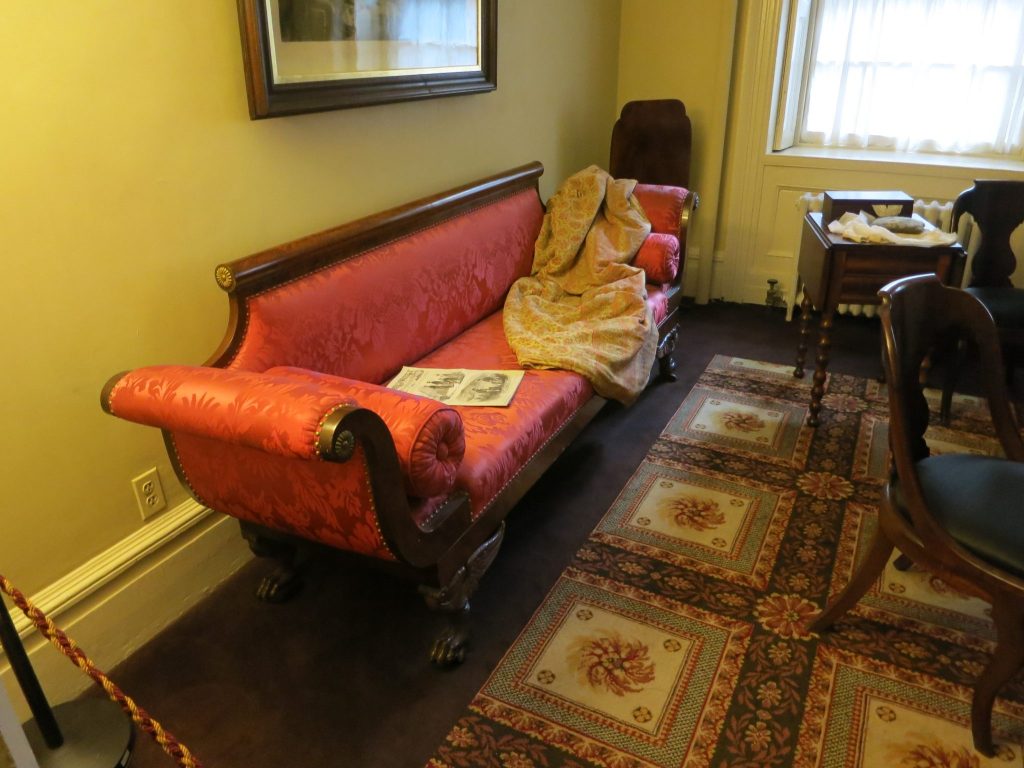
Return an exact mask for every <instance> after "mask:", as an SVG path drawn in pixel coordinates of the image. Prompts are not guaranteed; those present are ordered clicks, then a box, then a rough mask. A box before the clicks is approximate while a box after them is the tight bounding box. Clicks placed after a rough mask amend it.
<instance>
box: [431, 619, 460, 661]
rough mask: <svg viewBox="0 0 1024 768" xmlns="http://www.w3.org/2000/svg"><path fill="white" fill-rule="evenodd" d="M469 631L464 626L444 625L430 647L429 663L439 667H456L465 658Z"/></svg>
mask: <svg viewBox="0 0 1024 768" xmlns="http://www.w3.org/2000/svg"><path fill="white" fill-rule="evenodd" d="M468 646H469V632H467V631H466V629H465V628H456V627H445V629H444V631H443V632H442V633H441V634H440V635H439V636H438V637H437V639H436V640H434V645H433V647H432V648H431V649H430V663H431V664H433V665H434V666H435V667H438V668H440V669H449V668H451V667H457V666H458V665H459V664H461V663H462V662H463V661H465V659H466V649H467V647H468Z"/></svg>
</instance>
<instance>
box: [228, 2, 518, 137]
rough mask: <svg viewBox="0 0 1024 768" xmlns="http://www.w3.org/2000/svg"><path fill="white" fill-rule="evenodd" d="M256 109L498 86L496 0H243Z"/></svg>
mask: <svg viewBox="0 0 1024 768" xmlns="http://www.w3.org/2000/svg"><path fill="white" fill-rule="evenodd" d="M238 16H239V23H240V25H241V31H242V54H243V58H244V62H245V82H246V89H247V91H248V96H249V115H250V117H251V118H252V119H254V120H256V119H259V118H264V117H277V116H280V115H293V114H297V113H300V112H320V111H324V110H329V109H347V108H349V107H364V106H369V105H371V104H385V103H388V102H393V101H408V100H412V99H428V98H434V97H437V96H454V95H457V94H465V93H481V92H484V91H493V90H494V89H495V88H496V87H497V29H498V20H497V0H238Z"/></svg>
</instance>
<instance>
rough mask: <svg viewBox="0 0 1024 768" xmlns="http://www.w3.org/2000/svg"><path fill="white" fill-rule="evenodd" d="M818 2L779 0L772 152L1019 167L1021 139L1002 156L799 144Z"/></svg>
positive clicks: (1023, 99)
mask: <svg viewBox="0 0 1024 768" xmlns="http://www.w3.org/2000/svg"><path fill="white" fill-rule="evenodd" d="M820 1H821V0H783V2H782V7H781V16H780V23H779V37H778V49H777V54H776V67H775V73H776V77H775V83H774V97H773V99H772V110H771V117H770V119H771V123H770V125H771V129H770V130H769V138H770V146H769V149H770V150H771V151H772V152H784V151H786V150H793V149H799V150H800V151H801V152H811V153H814V152H816V151H821V152H822V153H825V154H828V153H833V152H835V151H837V150H838V151H844V152H848V153H849V152H852V153H857V152H865V153H870V154H878V153H881V154H893V155H895V154H904V155H914V154H920V155H923V156H931V157H937V158H953V157H959V158H964V159H968V158H971V157H974V158H979V159H980V158H989V159H995V160H1005V161H1008V162H1011V163H1019V162H1021V161H1022V160H1024V137H1022V141H1021V146H1019V147H1018V148H1017V149H1016V150H1014V151H1010V152H1004V153H984V152H954V151H942V150H929V151H927V152H919V153H914V152H905V151H900V150H889V149H878V148H870V149H868V148H864V149H857V148H839V147H834V146H828V145H825V146H823V145H821V144H817V143H812V142H801V141H800V133H801V130H802V128H803V125H804V121H805V120H806V111H807V98H808V96H807V91H808V88H809V78H810V70H811V66H812V63H813V62H814V60H815V57H816V54H817V30H818V9H819V5H820ZM1019 98H1020V103H1019V104H1017V107H1016V109H1017V110H1024V94H1021V95H1020V97H1019Z"/></svg>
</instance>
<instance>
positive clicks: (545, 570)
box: [113, 304, 880, 768]
mask: <svg viewBox="0 0 1024 768" xmlns="http://www.w3.org/2000/svg"><path fill="white" fill-rule="evenodd" d="M797 333H798V328H797V324H796V323H789V324H787V323H786V322H785V321H784V319H783V316H782V315H781V313H779V312H778V311H770V310H767V309H765V308H762V307H756V306H750V305H731V304H711V305H708V306H704V307H691V308H689V309H687V311H686V314H685V316H684V319H683V321H682V324H681V338H680V340H679V345H678V347H677V350H676V360H677V362H678V363H679V368H678V374H679V379H678V381H676V382H674V383H670V384H658V385H656V386H654V387H653V388H650V389H649V390H648V391H647V392H646V393H645V394H644V395H643V396H642V397H641V399H640V400H639V401H638V402H637V403H636V404H635V405H634V406H633V407H632V408H630V409H622V408H618V407H614V406H610V407H608V408H606V409H605V410H604V411H603V412H602V414H600V415H599V416H598V418H597V419H596V420H595V421H594V423H592V424H591V425H590V426H589V427H588V428H587V430H586V431H585V432H584V433H583V434H582V435H581V436H580V438H578V439H577V440H576V442H575V443H574V444H573V445H572V446H571V447H570V449H569V450H568V451H567V452H566V453H565V455H563V456H562V458H561V459H559V461H558V462H557V463H556V464H555V465H554V466H553V467H552V468H551V470H549V472H548V473H547V475H546V476H545V477H544V479H543V480H542V481H541V482H540V483H538V484H537V485H536V486H535V487H534V488H533V489H532V490H531V492H530V493H529V494H528V495H527V496H526V497H525V498H524V499H523V500H522V502H520V504H519V506H518V507H517V508H516V509H515V510H513V512H512V513H511V514H510V515H509V519H508V531H507V534H506V537H505V542H504V545H503V547H502V551H501V552H500V554H499V556H498V559H497V561H496V562H495V564H494V566H492V568H491V570H490V571H489V572H488V574H487V576H486V577H485V578H484V581H483V583H482V585H481V587H480V589H479V591H478V593H477V594H476V596H475V598H474V600H473V612H474V617H475V618H474V642H473V647H472V649H471V652H470V655H469V658H468V659H467V661H466V662H465V663H464V664H463V665H462V666H461V667H459V668H457V669H455V670H452V671H446V672H440V671H437V670H435V669H433V668H432V667H431V666H430V664H429V663H428V661H427V655H428V652H429V647H430V643H431V640H432V638H433V635H434V633H435V631H436V629H437V628H438V626H439V622H438V619H437V618H436V617H434V616H433V615H431V614H430V612H429V611H428V610H427V609H426V608H425V606H424V605H423V602H422V600H421V599H420V598H419V597H418V596H417V594H416V592H415V589H414V588H413V586H412V585H410V584H407V583H403V582H400V581H397V580H395V579H393V578H391V577H389V576H386V575H383V574H381V573H379V572H374V571H372V570H371V569H368V568H366V567H364V566H361V565H359V564H355V563H353V562H351V561H346V560H344V559H343V558H341V557H334V556H325V557H323V558H321V559H319V560H317V561H316V562H315V563H313V565H312V568H311V573H310V578H309V581H308V585H307V588H306V589H305V591H304V592H302V593H301V594H300V595H299V596H298V597H297V598H295V599H294V600H292V601H291V602H290V603H288V604H285V605H280V606H271V605H266V604H262V603H260V602H258V601H257V600H256V599H255V597H254V596H253V589H254V587H255V584H256V581H257V578H258V576H259V574H261V573H262V572H263V571H264V570H265V569H266V568H267V565H266V563H264V562H260V561H255V562H253V563H251V564H250V565H248V566H246V567H245V568H243V569H242V570H241V571H240V572H239V573H237V574H236V575H235V576H234V577H232V578H231V579H230V580H229V581H228V582H226V583H225V584H224V585H222V586H221V587H220V588H219V589H217V590H216V591H215V592H214V593H213V595H212V596H211V597H209V598H208V599H207V600H205V601H204V602H203V603H202V604H200V605H199V606H197V607H196V608H195V609H193V610H192V611H191V612H189V613H188V614H187V615H185V616H184V617H182V619H180V620H179V621H178V622H176V623H175V624H174V625H173V626H171V627H170V628H169V629H168V630H166V631H165V632H163V633H161V634H160V635H159V636H158V637H157V638H155V639H154V640H153V641H152V642H150V643H149V644H148V645H147V646H145V647H144V648H143V649H141V650H140V651H139V652H138V653H136V654H135V655H134V656H133V657H132V658H131V659H129V660H128V661H126V662H125V663H123V664H122V665H120V666H119V667H118V668H116V669H114V670H113V676H114V678H115V680H117V682H118V683H119V684H121V685H122V686H123V687H124V688H125V689H126V690H127V691H128V692H129V693H130V694H131V695H132V696H134V697H135V698H136V699H137V700H138V701H139V703H140V704H141V705H143V706H145V707H146V708H147V709H148V710H149V711H150V712H151V714H152V715H153V716H154V717H156V718H157V719H158V720H160V721H161V722H162V723H163V724H164V726H165V727H167V728H168V729H169V730H170V731H172V732H173V733H174V734H175V735H176V736H178V737H179V738H180V739H181V740H182V741H183V742H184V743H185V744H186V745H188V746H189V747H190V748H191V749H192V750H193V752H195V753H196V755H197V756H198V757H199V758H200V759H202V760H203V761H204V763H205V765H206V766H207V768H242V767H244V768H264V767H266V768H270V767H271V766H273V768H283V767H284V766H299V765H303V766H361V767H366V768H378V767H392V766H393V767H394V768H405V767H406V766H422V765H423V764H424V763H425V762H426V761H427V759H428V758H429V757H430V755H431V754H433V752H434V750H435V749H436V748H437V746H438V745H439V744H441V743H442V741H443V740H444V738H445V735H446V734H447V733H448V731H449V729H450V728H451V726H452V724H453V723H454V722H455V721H456V720H457V718H458V717H459V716H460V715H461V714H462V713H463V711H464V710H465V708H466V705H467V704H468V703H469V701H470V700H471V699H472V697H473V695H474V694H475V693H476V692H477V690H478V689H479V688H480V686H481V685H482V684H483V683H484V681H485V680H486V678H487V675H488V673H489V672H490V670H491V669H492V668H493V667H494V666H495V665H496V664H497V662H498V660H499V659H500V658H501V656H502V654H503V653H504V651H505V650H506V648H507V647H508V646H509V645H510V644H511V643H512V641H513V640H514V639H515V638H516V636H517V635H518V633H519V632H520V630H521V629H522V627H523V626H524V624H525V623H526V621H527V620H528V619H529V618H530V616H531V615H532V613H533V611H534V610H535V609H536V608H537V606H538V605H539V604H540V602H541V600H542V599H543V598H544V596H545V594H546V593H547V592H548V590H549V589H550V588H551V586H552V585H553V584H554V582H555V580H556V579H557V577H558V575H559V574H560V572H561V571H562V569H563V568H565V566H566V565H567V564H568V563H569V561H570V559H571V557H572V555H573V553H574V552H575V551H576V550H577V549H578V548H579V546H580V545H581V544H582V543H583V542H584V541H585V540H586V538H587V535H588V534H589V533H590V531H591V529H592V528H593V527H594V526H595V524H596V523H597V522H598V521H599V520H600V519H601V517H602V516H603V515H604V513H605V512H606V510H607V509H608V507H609V505H610V504H611V503H612V502H613V501H614V500H615V498H616V495H617V494H618V492H619V490H620V489H621V488H622V487H623V486H624V485H625V483H626V482H627V481H628V480H629V478H630V477H631V475H632V474H633V472H634V470H635V469H636V467H637V465H638V464H639V463H640V461H641V460H642V459H643V457H644V455H645V454H646V452H647V449H648V447H649V446H650V445H651V444H652V443H653V442H654V441H655V439H656V438H657V437H658V435H659V433H660V432H661V430H662V429H663V427H664V426H665V424H666V422H667V421H668V420H669V418H670V417H671V416H672V414H673V413H674V412H675V411H676V409H677V408H678V406H679V404H680V402H681V401H682V399H683V397H684V396H685V395H686V394H687V393H688V392H689V390H690V388H691V387H692V386H693V384H694V383H695V382H696V380H697V378H698V376H699V375H700V374H701V372H703V370H704V369H705V367H706V366H707V364H708V362H709V361H710V360H711V358H712V357H713V356H714V355H715V354H724V355H734V356H738V357H747V358H752V359H756V360H764V361H769V362H778V363H790V362H792V360H793V357H794V351H795V348H796V339H797ZM878 334H879V332H878V324H877V321H873V320H867V319H862V318H845V317H841V318H838V319H837V322H836V328H835V331H834V335H833V347H832V357H833V360H832V364H831V367H830V370H833V371H835V372H840V373H849V374H854V375H859V376H868V377H870V376H875V375H877V374H878V373H879V370H880V363H879V359H880V357H879V348H878V343H879V341H878V339H879V335H878ZM811 358H812V359H813V354H812V355H811ZM172 764H173V763H172V762H171V761H170V759H169V758H167V757H166V756H164V755H163V754H162V753H161V752H160V751H159V749H158V748H157V747H156V746H155V745H154V744H152V743H151V742H149V741H148V739H146V737H143V736H140V738H139V739H138V745H137V751H136V755H135V758H134V761H133V763H132V765H134V766H138V767H139V768H149V767H150V766H153V767H154V768H157V767H158V766H169V765H172Z"/></svg>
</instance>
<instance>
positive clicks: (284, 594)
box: [256, 566, 302, 603]
mask: <svg viewBox="0 0 1024 768" xmlns="http://www.w3.org/2000/svg"><path fill="white" fill-rule="evenodd" d="M301 589H302V578H301V577H300V576H299V574H298V573H297V572H296V571H295V570H294V569H293V568H287V567H285V566H280V567H278V568H275V569H274V571H273V573H270V574H269V575H267V576H264V577H263V578H262V579H261V580H260V583H259V586H258V587H256V597H257V598H259V599H260V600H262V601H263V602H265V603H283V602H285V601H286V600H290V599H291V598H293V597H294V596H295V595H297V594H298V593H299V591H300V590H301Z"/></svg>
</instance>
